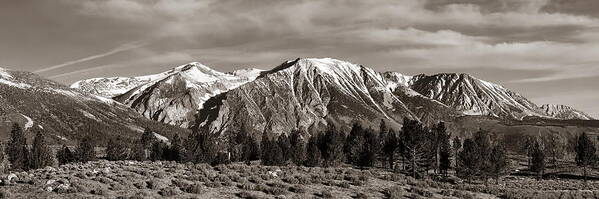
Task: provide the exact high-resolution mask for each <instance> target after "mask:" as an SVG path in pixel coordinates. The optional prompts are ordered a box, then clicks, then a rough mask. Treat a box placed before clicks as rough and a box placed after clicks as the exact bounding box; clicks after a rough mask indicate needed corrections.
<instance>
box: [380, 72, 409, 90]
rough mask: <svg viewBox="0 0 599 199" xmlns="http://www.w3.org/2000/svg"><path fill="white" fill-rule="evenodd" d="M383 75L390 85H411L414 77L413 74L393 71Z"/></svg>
mask: <svg viewBox="0 0 599 199" xmlns="http://www.w3.org/2000/svg"><path fill="white" fill-rule="evenodd" d="M383 76H384V77H385V79H387V81H388V82H389V86H390V87H397V85H403V86H406V87H409V86H410V84H412V83H411V81H412V79H413V76H409V75H404V74H401V73H398V72H391V71H389V72H385V73H383Z"/></svg>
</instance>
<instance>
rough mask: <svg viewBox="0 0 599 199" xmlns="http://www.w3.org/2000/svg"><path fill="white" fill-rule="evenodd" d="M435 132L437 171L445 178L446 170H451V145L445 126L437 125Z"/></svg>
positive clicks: (442, 124)
mask: <svg viewBox="0 0 599 199" xmlns="http://www.w3.org/2000/svg"><path fill="white" fill-rule="evenodd" d="M435 129H436V131H437V137H438V138H437V139H438V143H439V146H438V160H439V171H440V172H441V174H443V175H444V176H446V177H447V173H448V170H449V169H450V168H451V160H450V159H451V154H452V153H451V151H452V149H451V144H450V143H449V142H450V137H451V135H449V133H447V132H446V129H445V124H444V123H439V125H438V126H437V127H436V128H435Z"/></svg>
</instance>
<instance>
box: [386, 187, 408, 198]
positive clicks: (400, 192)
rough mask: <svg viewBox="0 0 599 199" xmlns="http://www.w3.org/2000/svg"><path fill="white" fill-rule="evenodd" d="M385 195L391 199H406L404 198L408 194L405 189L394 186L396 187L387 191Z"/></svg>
mask: <svg viewBox="0 0 599 199" xmlns="http://www.w3.org/2000/svg"><path fill="white" fill-rule="evenodd" d="M383 193H384V194H385V195H386V196H387V198H389V199H400V198H405V197H404V196H405V195H406V193H407V192H406V191H405V190H404V189H403V187H400V186H394V187H391V188H387V189H385V191H384V192H383Z"/></svg>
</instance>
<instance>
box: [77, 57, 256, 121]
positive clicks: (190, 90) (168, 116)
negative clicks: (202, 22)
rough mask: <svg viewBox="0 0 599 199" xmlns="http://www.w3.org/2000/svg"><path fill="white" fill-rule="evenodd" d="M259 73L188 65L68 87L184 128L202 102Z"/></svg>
mask: <svg viewBox="0 0 599 199" xmlns="http://www.w3.org/2000/svg"><path fill="white" fill-rule="evenodd" d="M260 72H261V71H256V70H251V71H246V73H242V72H241V71H239V72H238V73H239V74H240V75H236V74H233V73H223V72H220V71H216V70H214V69H212V68H210V67H208V66H206V65H203V64H201V63H199V62H191V63H188V64H185V65H181V66H177V67H175V68H173V69H171V70H169V71H166V72H163V73H159V74H155V75H146V76H140V77H112V78H95V79H89V80H83V81H80V82H77V83H75V84H73V85H72V87H73V88H79V89H81V90H84V91H86V92H89V93H92V94H97V95H102V96H105V97H109V98H113V99H114V100H116V101H118V102H121V103H123V104H125V105H128V106H129V107H131V108H133V109H135V110H136V111H137V112H139V113H141V114H142V115H144V116H145V117H147V118H150V119H153V120H157V121H161V122H165V123H168V124H172V125H177V126H181V127H188V125H189V123H190V121H191V120H192V118H193V115H194V114H195V113H196V112H197V110H199V109H201V108H202V107H203V106H202V105H203V103H204V102H205V101H206V100H208V99H209V98H211V97H213V96H215V95H218V94H220V93H222V92H225V91H227V90H229V89H232V88H235V87H238V86H240V85H242V84H244V83H246V82H248V81H252V80H254V79H255V78H256V76H257V75H258V74H260Z"/></svg>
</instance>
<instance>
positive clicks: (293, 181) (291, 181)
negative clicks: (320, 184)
mask: <svg viewBox="0 0 599 199" xmlns="http://www.w3.org/2000/svg"><path fill="white" fill-rule="evenodd" d="M283 182H286V183H289V184H298V183H299V180H298V179H297V178H295V176H287V177H285V178H283Z"/></svg>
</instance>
